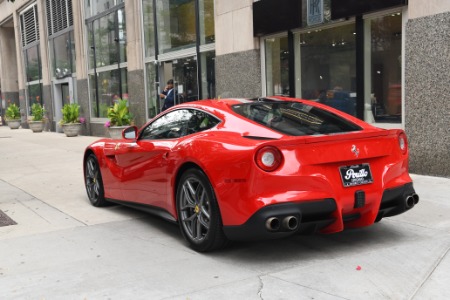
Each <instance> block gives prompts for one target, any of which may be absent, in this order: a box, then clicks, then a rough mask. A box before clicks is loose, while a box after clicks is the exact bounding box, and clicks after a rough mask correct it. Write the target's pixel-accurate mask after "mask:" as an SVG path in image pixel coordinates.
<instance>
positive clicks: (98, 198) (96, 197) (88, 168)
mask: <svg viewBox="0 0 450 300" xmlns="http://www.w3.org/2000/svg"><path fill="white" fill-rule="evenodd" d="M84 183H85V185H86V192H87V194H88V197H89V201H91V203H92V205H93V206H96V207H101V206H106V205H108V204H109V203H108V202H107V201H106V200H105V191H104V189H103V181H102V174H101V173H100V167H99V165H98V160H97V157H95V155H94V154H90V155H89V156H88V157H87V159H86V162H85V166H84Z"/></svg>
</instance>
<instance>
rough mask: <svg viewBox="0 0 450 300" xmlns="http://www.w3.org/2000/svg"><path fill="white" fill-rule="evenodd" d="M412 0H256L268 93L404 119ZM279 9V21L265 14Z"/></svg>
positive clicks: (371, 118)
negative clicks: (408, 14)
mask: <svg viewBox="0 0 450 300" xmlns="http://www.w3.org/2000/svg"><path fill="white" fill-rule="evenodd" d="M405 2H406V1H402V0H384V1H375V0H371V1H364V2H362V1H354V0H303V1H301V4H300V5H299V1H293V0H281V1H271V0H263V1H258V2H255V3H254V4H253V7H254V34H255V36H259V37H261V57H262V66H263V67H262V69H263V83H264V84H263V92H264V93H265V94H266V95H288V96H293V97H299V98H303V99H310V100H313V101H318V102H322V103H325V104H327V105H330V106H333V107H335V108H337V109H339V110H342V111H345V112H347V113H349V114H352V115H354V116H357V117H358V118H360V119H364V120H365V121H367V122H370V123H380V124H382V123H394V124H395V123H398V124H399V123H402V117H403V115H404V114H403V110H404V109H403V105H402V104H403V101H404V96H403V95H404V93H403V86H404V84H403V77H404V76H403V71H402V70H403V67H402V61H403V59H402V56H403V53H404V51H403V50H402V49H403V47H404V35H403V31H404V24H405V22H406V20H405V18H404V14H403V12H404V9H405V4H406V3H405ZM275 6H276V7H275ZM283 6H284V7H285V9H286V8H289V10H288V11H283V10H281V11H280V7H281V9H282V7H283ZM274 10H275V11H277V10H278V16H279V20H278V18H275V20H274V21H273V23H274V25H273V26H272V27H271V26H268V24H270V23H267V22H264V19H266V20H267V17H268V15H267V14H268V13H269V12H273V11H274ZM271 15H272V16H274V15H277V14H271ZM272 18H273V17H272ZM286 18H294V19H296V20H297V21H296V22H290V23H286V22H285V21H284V20H285V19H286ZM381 126H383V125H381ZM384 126H386V125H384Z"/></svg>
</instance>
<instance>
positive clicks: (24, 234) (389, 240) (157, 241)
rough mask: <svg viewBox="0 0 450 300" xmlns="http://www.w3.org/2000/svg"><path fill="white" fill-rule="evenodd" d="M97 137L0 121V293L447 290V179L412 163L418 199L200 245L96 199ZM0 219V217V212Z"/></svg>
mask: <svg viewBox="0 0 450 300" xmlns="http://www.w3.org/2000/svg"><path fill="white" fill-rule="evenodd" d="M96 139H98V138H96V137H85V136H79V137H74V138H67V137H66V136H65V135H63V134H58V133H50V132H43V133H34V134H33V133H32V132H31V130H27V129H19V130H10V129H9V128H8V127H1V126H0V210H1V211H2V212H3V213H4V214H5V215H7V216H8V217H9V218H10V219H12V220H13V221H15V222H16V223H17V224H16V225H10V226H2V227H0V299H212V298H214V299H450V255H449V254H448V252H449V249H450V218H449V216H450V196H449V195H450V179H448V178H437V177H427V176H419V175H412V177H413V179H414V186H415V188H416V191H417V193H418V194H419V195H420V197H421V198H420V203H419V204H418V205H417V206H416V207H415V208H414V209H413V210H411V211H409V212H407V213H405V214H403V215H400V216H396V217H392V218H387V219H383V220H382V221H381V222H380V223H378V224H375V225H374V226H371V227H368V228H363V229H358V230H349V231H345V232H342V233H338V234H333V235H314V236H296V237H292V238H289V239H285V240H276V241H266V242H257V243H235V244H234V245H233V246H232V247H230V248H228V249H226V250H223V251H219V252H215V253H209V254H199V253H196V252H194V251H192V250H190V249H189V248H188V247H187V246H186V244H185V243H184V241H183V239H182V236H181V234H180V232H179V229H178V227H177V226H175V225H173V224H170V223H167V222H165V221H163V220H160V219H158V218H156V217H153V216H151V215H148V214H145V213H142V212H139V211H135V210H131V209H128V208H124V207H121V206H112V207H108V208H103V209H99V208H94V207H92V206H91V205H90V204H89V200H88V199H87V196H86V192H85V189H84V184H83V174H82V155H83V151H84V148H85V147H86V146H87V145H88V144H89V143H91V142H93V141H94V140H96ZM0 221H2V222H3V221H4V219H2V218H1V217H0Z"/></svg>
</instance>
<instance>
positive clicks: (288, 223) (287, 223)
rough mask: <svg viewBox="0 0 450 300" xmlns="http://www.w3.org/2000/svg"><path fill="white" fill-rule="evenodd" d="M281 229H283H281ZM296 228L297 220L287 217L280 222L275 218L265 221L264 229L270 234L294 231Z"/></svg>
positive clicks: (293, 217)
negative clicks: (270, 232)
mask: <svg viewBox="0 0 450 300" xmlns="http://www.w3.org/2000/svg"><path fill="white" fill-rule="evenodd" d="M282 227H283V228H282ZM297 228H298V219H297V217H295V216H287V217H284V218H283V221H280V219H279V218H277V217H270V218H268V219H267V220H266V229H267V230H269V231H272V232H275V231H280V230H281V229H283V231H294V230H296V229H297Z"/></svg>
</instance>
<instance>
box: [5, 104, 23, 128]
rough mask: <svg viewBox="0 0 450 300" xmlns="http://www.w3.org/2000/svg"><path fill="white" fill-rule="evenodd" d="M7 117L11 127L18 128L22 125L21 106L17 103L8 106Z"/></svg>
mask: <svg viewBox="0 0 450 300" xmlns="http://www.w3.org/2000/svg"><path fill="white" fill-rule="evenodd" d="M5 117H6V122H7V123H8V126H9V128H11V129H18V128H19V127H20V108H19V107H18V106H17V105H16V104H15V103H13V104H10V105H9V106H8V108H7V109H6V112H5Z"/></svg>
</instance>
